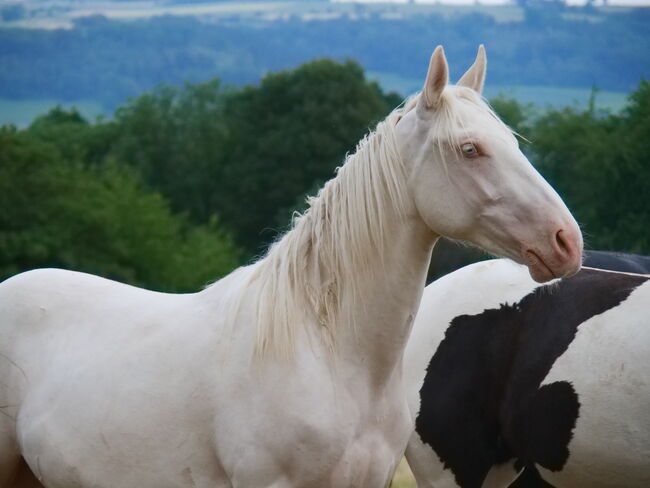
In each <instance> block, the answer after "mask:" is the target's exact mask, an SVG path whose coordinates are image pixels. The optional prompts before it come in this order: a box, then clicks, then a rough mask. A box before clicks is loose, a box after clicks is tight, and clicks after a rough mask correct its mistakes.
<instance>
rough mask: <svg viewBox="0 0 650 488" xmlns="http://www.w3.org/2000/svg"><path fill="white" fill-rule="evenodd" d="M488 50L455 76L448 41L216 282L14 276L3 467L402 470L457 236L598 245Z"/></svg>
mask: <svg viewBox="0 0 650 488" xmlns="http://www.w3.org/2000/svg"><path fill="white" fill-rule="evenodd" d="M485 66H486V60H485V53H484V50H483V48H482V47H481V48H480V49H479V54H478V56H477V58H476V61H475V63H474V64H473V65H472V67H470V69H469V70H468V71H467V72H466V73H465V75H464V76H463V77H462V78H461V79H460V81H459V82H458V84H457V85H456V86H453V85H449V83H448V66H447V61H446V59H445V56H444V52H443V50H442V48H441V47H438V48H436V50H435V51H434V53H433V55H432V57H431V61H430V64H429V68H428V72H427V77H426V80H425V83H424V87H423V90H422V92H421V93H420V94H418V95H416V96H414V97H413V98H411V99H410V100H408V101H407V102H406V104H405V105H404V106H403V107H400V108H398V109H396V110H395V111H393V112H392V113H391V114H390V115H389V116H388V117H387V119H386V120H384V121H383V122H381V123H379V124H378V126H377V128H376V129H375V131H374V132H372V133H371V134H369V135H368V136H367V137H366V138H364V139H363V140H362V141H361V142H360V144H359V145H358V147H357V150H356V152H355V153H354V154H352V155H350V156H348V157H347V159H346V161H345V163H344V164H343V165H342V167H341V168H340V169H339V170H338V172H337V175H336V176H335V177H334V178H333V179H332V180H330V181H329V182H328V183H327V184H326V185H325V186H324V187H323V188H322V189H321V191H320V192H319V193H318V195H317V196H316V197H315V198H313V199H311V200H310V202H309V203H310V207H309V209H308V210H307V211H306V213H305V214H304V215H302V216H300V217H298V218H297V219H296V220H295V221H294V224H293V227H292V229H291V230H290V231H289V232H288V233H287V234H285V235H284V236H283V237H282V238H281V239H280V240H279V241H278V242H276V243H275V244H274V245H273V246H272V247H271V248H270V249H269V251H268V253H267V255H266V256H265V257H264V258H262V259H261V260H259V261H258V262H256V263H254V264H252V265H250V266H246V267H243V268H240V269H238V270H236V271H234V272H233V273H231V274H230V275H228V276H226V277H224V278H223V279H221V280H219V281H217V282H216V283H214V284H212V285H211V286H208V287H207V288H205V289H204V290H202V291H199V292H198V293H192V294H184V295H172V294H164V293H155V292H151V291H147V290H143V289H139V288H134V287H131V286H127V285H124V284H120V283H116V282H113V281H109V280H106V279H102V278H99V277H96V276H91V275H88V274H82V273H77V272H70V271H62V270H55V269H43V270H36V271H30V272H27V273H24V274H20V275H18V276H15V277H13V278H11V279H9V280H7V281H5V282H4V283H2V284H1V285H0V412H1V413H2V414H1V415H0V487H2V488H7V487H16V486H20V487H24V486H31V487H40V486H44V487H47V488H72V487H80V488H91V487H93V488H116V487H119V488H167V487H169V488H172V487H174V488H177V487H188V488H190V487H200V488H203V487H205V488H207V487H210V488H298V487H304V488H317V487H341V488H349V487H360V488H369V487H384V486H387V485H388V483H389V481H390V478H391V476H392V473H393V471H394V469H395V467H396V466H397V464H398V462H399V461H400V459H401V457H402V453H403V451H404V448H405V447H406V443H407V441H408V438H409V435H410V433H411V417H410V413H409V409H408V406H407V403H406V394H405V389H404V385H403V379H402V374H401V371H402V368H401V365H402V364H401V362H402V356H403V353H404V348H405V347H406V342H407V339H408V336H409V334H410V331H411V326H412V322H413V317H414V316H415V313H416V311H417V308H418V305H419V301H420V298H421V295H422V291H423V289H424V282H425V276H426V272H427V267H428V264H429V258H430V256H431V250H432V248H433V245H434V243H435V242H436V240H437V238H438V237H439V236H441V235H445V236H450V237H455V238H460V239H464V240H468V241H470V242H472V243H474V244H476V245H478V246H480V247H482V248H484V249H486V250H488V251H490V252H492V253H495V254H498V255H500V256H507V257H510V258H512V259H514V260H515V261H518V262H520V263H526V264H527V266H528V269H529V270H530V273H531V275H532V276H533V277H534V278H535V279H536V280H539V281H546V280H550V279H552V278H555V277H557V276H565V275H571V274H573V273H575V272H577V271H578V269H579V268H580V265H581V253H582V236H581V234H580V230H579V228H578V226H577V224H576V222H575V220H574V219H573V217H572V216H571V214H570V212H569V211H568V210H567V208H566V206H565V205H564V203H563V202H562V200H561V199H560V198H559V197H558V195H557V194H556V193H555V191H553V189H552V188H551V187H550V186H549V185H548V183H546V181H544V180H543V179H542V177H541V176H540V175H539V174H538V173H537V172H536V171H535V169H534V168H533V167H532V166H531V164H530V163H529V162H528V160H527V159H526V157H525V156H524V155H523V154H522V152H521V151H520V150H519V148H518V145H517V141H516V139H515V137H514V136H513V134H512V132H511V131H510V130H509V129H508V128H507V127H506V126H505V125H504V124H503V123H502V122H501V121H500V120H499V119H498V117H497V116H496V115H495V114H494V112H493V111H492V110H491V109H490V108H489V106H488V105H487V104H486V103H485V102H484V101H483V99H482V98H481V95H480V92H481V90H482V87H483V81H484V78H485ZM323 116H324V117H326V116H327V114H323ZM459 292H460V293H463V291H459Z"/></svg>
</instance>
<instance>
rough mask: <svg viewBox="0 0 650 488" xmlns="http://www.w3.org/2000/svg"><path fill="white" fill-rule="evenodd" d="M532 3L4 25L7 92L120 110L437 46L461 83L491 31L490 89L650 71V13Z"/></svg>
mask: <svg viewBox="0 0 650 488" xmlns="http://www.w3.org/2000/svg"><path fill="white" fill-rule="evenodd" d="M529 3H531V5H530V6H526V7H525V9H524V13H525V18H524V20H523V21H512V22H498V21H497V20H495V18H494V17H492V16H490V15H485V14H479V13H472V14H467V15H457V16H452V17H444V16H441V15H421V16H411V17H407V18H401V19H400V18H397V19H390V18H384V17H381V16H379V15H377V14H376V13H372V11H371V10H368V12H369V13H368V14H367V16H365V17H362V18H353V17H342V18H337V19H334V20H313V21H304V20H302V19H300V18H298V17H292V18H289V19H286V20H277V21H273V22H268V21H267V22H263V21H261V20H258V21H254V20H251V19H248V20H241V19H229V20H224V21H222V22H220V23H203V22H201V21H199V20H197V19H194V18H187V17H173V16H164V17H154V18H151V19H148V20H140V21H132V22H121V21H113V20H107V19H106V18H103V17H86V18H82V19H79V20H78V21H77V22H76V24H75V27H74V28H73V29H69V30H64V29H56V30H38V29H17V28H2V29H0V97H4V98H11V99H34V98H41V99H43V98H45V99H56V100H62V101H76V100H80V99H90V100H95V101H98V102H101V103H102V104H103V105H104V107H105V108H107V109H108V110H110V111H112V110H113V109H114V108H116V107H117V106H118V105H120V104H122V103H123V101H124V100H125V99H126V98H127V97H131V96H136V95H139V94H140V93H143V92H145V91H149V90H152V89H153V88H154V87H155V86H157V85H159V84H160V83H168V84H173V85H177V84H181V83H183V82H185V81H190V82H198V81H200V80H206V79H210V78H212V77H214V76H219V77H220V78H221V79H222V80H223V81H224V82H227V83H231V84H238V85H241V84H245V83H253V82H257V81H258V80H259V79H260V78H261V77H262V76H264V75H265V74H266V73H268V72H273V71H278V70H282V69H287V68H291V67H295V66H297V65H298V64H299V63H301V62H304V61H305V60H310V59H315V58H320V57H328V58H332V59H337V60H344V59H346V58H352V59H356V60H358V61H359V62H360V64H361V65H362V66H364V68H365V69H368V70H371V71H375V72H383V73H392V74H395V75H399V76H402V77H405V78H409V79H420V78H421V77H422V76H424V72H423V70H424V68H425V66H424V63H423V60H427V59H429V56H430V55H431V49H432V47H433V46H435V45H436V44H444V45H445V48H446V49H447V53H448V55H449V57H450V59H454V65H453V66H452V79H457V77H458V76H460V75H461V74H462V71H460V70H461V69H463V68H464V67H466V66H469V65H470V64H471V62H472V61H473V57H472V56H473V53H474V51H475V49H476V46H477V45H478V44H480V43H482V42H485V40H486V39H489V42H488V43H487V48H488V51H489V52H493V53H494V52H497V53H499V55H498V57H494V58H492V61H491V62H490V82H491V83H492V84H494V85H544V86H562V87H584V86H592V85H598V86H599V87H601V88H603V89H606V90H616V91H625V92H629V91H631V90H633V89H634V87H635V86H636V85H637V84H638V82H639V79H640V78H641V77H646V78H647V77H648V76H649V75H650V57H649V56H648V55H647V53H648V52H650V36H648V25H649V24H650V9H647V8H639V9H633V10H626V9H619V10H618V11H617V12H612V11H600V10H596V9H594V8H593V7H592V8H591V9H589V8H577V7H566V6H565V5H564V4H563V3H560V2H548V1H544V2H538V3H543V6H536V5H535V4H534V2H529ZM358 9H359V12H360V13H361V14H363V13H364V12H365V10H364V8H363V7H362V6H359V7H358ZM364 15H365V14H364Z"/></svg>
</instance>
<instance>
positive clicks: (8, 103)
mask: <svg viewBox="0 0 650 488" xmlns="http://www.w3.org/2000/svg"><path fill="white" fill-rule="evenodd" d="M56 105H61V106H62V107H66V108H70V107H76V108H77V110H79V112H81V114H82V115H83V116H84V117H86V118H87V119H89V120H94V119H95V117H97V116H98V115H101V114H102V113H103V110H102V107H101V105H100V104H99V103H97V102H94V101H92V100H79V101H77V102H73V103H61V102H57V101H56V100H7V99H6V98H0V125H3V124H16V125H17V126H18V127H25V126H27V125H29V124H30V123H31V122H32V120H34V119H35V118H36V117H38V116H39V115H43V114H44V113H46V112H47V111H48V110H50V109H51V108H53V107H55V106H56Z"/></svg>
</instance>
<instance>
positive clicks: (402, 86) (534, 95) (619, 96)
mask: <svg viewBox="0 0 650 488" xmlns="http://www.w3.org/2000/svg"><path fill="white" fill-rule="evenodd" d="M367 75H368V78H369V79H374V80H377V81H378V82H379V84H380V85H381V86H382V87H383V88H384V89H386V90H393V91H396V92H397V93H399V94H401V95H404V96H406V95H409V94H411V93H414V92H416V91H418V90H419V89H420V88H421V86H420V85H421V83H422V80H419V79H414V78H404V77H402V76H399V75H395V74H393V73H379V72H373V71H369V72H368V73H367ZM485 95H486V96H487V97H488V98H493V97H496V96H499V95H503V96H506V97H508V98H514V99H516V100H518V101H519V102H521V103H532V104H534V105H535V106H536V107H537V108H538V109H541V110H544V109H548V108H549V107H550V108H561V107H566V106H577V107H581V108H585V107H587V106H588V104H589V97H590V95H591V89H590V88H564V87H554V86H504V85H490V84H489V82H488V83H487V84H486V86H485ZM626 98H627V93H622V92H613V91H599V92H598V93H597V94H596V107H598V108H601V109H607V110H610V111H612V112H618V111H619V110H621V108H623V106H624V105H625V101H626Z"/></svg>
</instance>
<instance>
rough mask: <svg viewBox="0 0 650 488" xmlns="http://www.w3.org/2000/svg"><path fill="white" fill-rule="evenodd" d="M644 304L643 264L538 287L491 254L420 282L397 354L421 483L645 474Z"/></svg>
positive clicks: (649, 365)
mask: <svg viewBox="0 0 650 488" xmlns="http://www.w3.org/2000/svg"><path fill="white" fill-rule="evenodd" d="M599 254H600V255H596V259H597V260H599V261H605V258H607V261H609V264H610V265H615V266H616V265H619V266H620V265H623V266H629V265H630V259H627V258H633V256H629V255H627V256H624V257H625V258H626V259H625V260H624V261H621V259H620V258H621V256H620V255H618V256H617V255H613V254H611V253H599ZM617 261H619V262H617ZM634 261H637V262H638V264H642V261H643V258H642V257H638V259H636V260H634ZM634 264H637V263H634ZM458 290H471V291H473V292H468V293H458ZM648 317H650V275H640V274H632V273H619V272H612V271H604V270H597V269H593V268H586V267H585V268H583V269H582V271H580V272H579V273H578V274H576V275H575V276H572V277H571V278H566V279H562V280H559V281H558V282H557V283H554V284H551V285H545V286H541V285H540V284H539V283H536V282H534V281H533V280H531V279H530V277H529V276H528V273H527V272H526V269H525V268H524V267H522V266H519V265H516V264H514V263H512V262H511V261H507V260H494V261H488V262H483V263H478V264H474V265H470V266H467V267H465V268H462V269H461V270H459V271H456V272H454V273H451V274H449V275H447V276H445V277H443V278H441V279H439V280H437V281H435V282H434V283H432V284H431V285H429V286H428V287H427V288H426V289H425V291H424V295H423V297H422V304H421V307H420V310H419V312H418V315H417V317H416V320H415V325H414V326H413V332H412V334H411V338H410V340H409V343H408V345H407V349H406V354H405V359H404V371H405V381H406V386H407V388H408V394H409V404H410V407H411V410H412V413H413V415H414V419H416V422H415V425H416V432H415V433H414V434H413V436H412V438H411V440H410V441H409V444H408V447H407V450H406V457H407V459H408V462H409V464H410V466H411V468H412V470H413V473H414V475H415V477H416V479H417V482H418V487H420V488H506V487H508V486H510V487H512V488H514V487H520V488H551V487H556V488H647V487H649V486H650V462H649V461H650V379H649V376H650V323H649V322H648ZM522 468H525V470H524V471H523V473H522V474H521V475H520V474H519V473H520V471H521V470H522ZM515 479H516V481H515Z"/></svg>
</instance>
